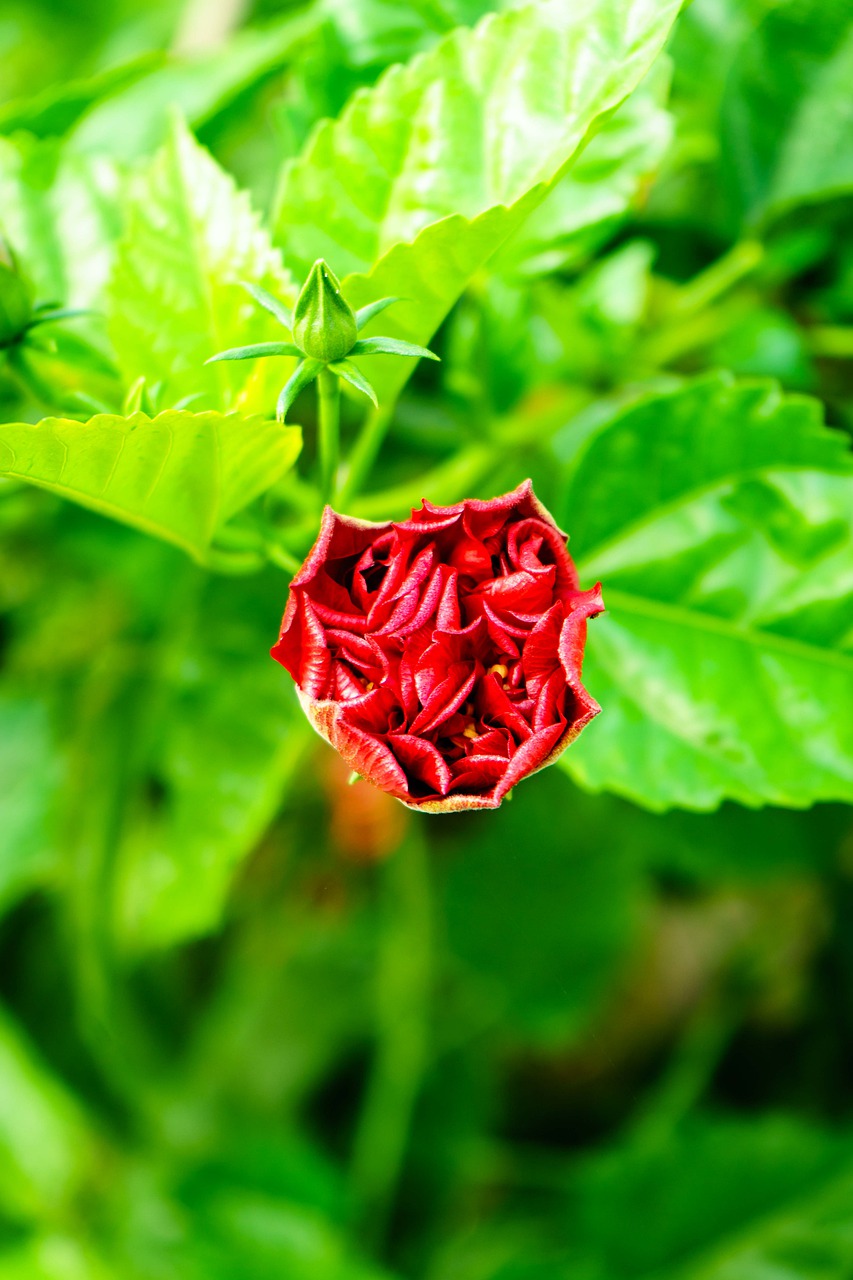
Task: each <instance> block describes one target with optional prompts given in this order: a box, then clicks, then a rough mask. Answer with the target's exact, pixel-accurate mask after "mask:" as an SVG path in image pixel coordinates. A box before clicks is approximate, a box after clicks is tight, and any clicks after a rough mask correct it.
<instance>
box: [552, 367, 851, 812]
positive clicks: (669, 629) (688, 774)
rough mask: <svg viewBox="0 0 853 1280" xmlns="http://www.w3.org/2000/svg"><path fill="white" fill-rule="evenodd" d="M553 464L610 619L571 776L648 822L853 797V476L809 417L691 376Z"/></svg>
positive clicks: (572, 446) (573, 443) (800, 402)
mask: <svg viewBox="0 0 853 1280" xmlns="http://www.w3.org/2000/svg"><path fill="white" fill-rule="evenodd" d="M558 450H559V451H561V452H562V453H563V455H564V456H567V458H568V462H567V473H566V479H565V488H564V494H563V499H562V501H561V502H560V503H559V506H558V510H557V512H556V514H557V519H558V520H559V521H560V522H561V523H562V524H563V526H564V527H566V528H568V529H569V530H570V531H571V535H572V542H571V546H572V549H573V554H574V555H575V558H576V561H577V564H578V569H579V572H580V574H581V576H582V579H583V581H584V582H589V581H591V580H594V579H595V578H601V580H602V581H603V583H604V599H605V604H606V606H607V613H606V614H605V615H604V616H603V617H602V618H600V619H598V620H597V621H596V622H595V623H594V624H593V625H592V626H591V628H590V634H589V641H588V648H587V655H588V657H587V664H586V667H585V682H586V683H588V686H589V688H590V689H591V690H592V692H593V694H594V696H595V697H596V698H597V699H598V700H599V701H600V702H601V704H602V706H603V708H604V710H603V714H602V715H601V716H600V717H599V718H598V721H597V722H596V723H594V724H592V725H591V726H589V728H588V729H587V730H586V731H585V732H584V734H583V735H581V738H579V739H578V742H577V743H576V744H575V746H573V748H572V749H571V751H569V752H568V753H567V755H566V757H564V761H565V767H566V768H568V770H569V771H570V772H571V773H572V774H573V776H574V777H576V778H577V779H578V780H579V781H581V782H582V783H583V784H584V785H586V786H589V787H593V788H600V787H607V788H610V789H612V790H615V791H618V792H620V793H622V794H623V795H626V796H629V797H630V798H631V799H633V800H636V801H638V802H639V803H641V804H646V805H648V806H650V807H651V808H665V807H667V806H669V805H683V806H685V807H687V808H695V809H710V808H713V807H714V806H715V805H717V804H718V803H719V801H720V800H721V799H723V798H724V797H730V798H732V799H735V800H739V801H741V802H742V803H745V804H753V805H755V804H762V803H777V804H782V805H793V806H800V805H808V804H811V803H812V802H813V801H815V800H819V799H843V800H851V799H853V590H851V588H853V462H851V457H850V453H849V450H848V445H847V441H846V438H845V437H844V436H843V435H842V434H840V433H839V432H835V431H829V430H826V429H825V428H824V427H823V426H822V425H821V413H820V406H819V405H818V403H817V402H816V401H811V400H808V399H806V398H801V397H795V396H783V395H782V394H780V392H779V391H778V390H777V389H776V388H775V386H774V385H772V384H769V383H743V384H736V383H734V382H733V381H732V380H731V379H729V378H725V377H722V376H720V377H713V378H705V379H701V380H698V381H697V382H695V383H692V384H690V383H689V384H686V385H685V386H684V387H682V388H679V389H678V390H675V391H672V392H669V393H667V394H664V395H658V396H651V397H647V398H644V399H642V400H640V401H639V402H638V403H637V404H635V405H633V406H631V407H629V408H627V409H624V410H622V411H619V412H617V413H615V414H614V415H613V416H609V417H607V418H606V420H605V421H603V422H602V421H600V420H597V419H596V418H595V416H594V415H593V416H590V417H589V419H588V420H587V421H586V423H583V422H579V423H577V424H576V425H574V426H571V427H569V428H568V429H567V430H566V431H565V433H564V436H563V438H562V439H561V440H559V441H558Z"/></svg>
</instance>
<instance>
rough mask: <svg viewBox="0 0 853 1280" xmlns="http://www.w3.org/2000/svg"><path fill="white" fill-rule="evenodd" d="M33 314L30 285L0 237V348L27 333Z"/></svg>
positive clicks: (9, 344) (9, 249)
mask: <svg viewBox="0 0 853 1280" xmlns="http://www.w3.org/2000/svg"><path fill="white" fill-rule="evenodd" d="M32 314H33V298H32V293H31V292H30V288H29V285H28V284H27V281H26V280H25V279H24V277H23V276H22V275H21V272H20V270H19V268H18V263H17V262H16V260H15V255H14V254H13V253H12V250H11V248H10V247H9V245H8V244H7V243H6V241H5V240H4V239H3V237H2V236H0V347H8V346H11V344H12V343H13V342H16V341H17V340H18V338H20V337H21V335H22V334H23V333H24V332H25V331H26V329H27V327H28V326H29V323H30V321H31V319H32Z"/></svg>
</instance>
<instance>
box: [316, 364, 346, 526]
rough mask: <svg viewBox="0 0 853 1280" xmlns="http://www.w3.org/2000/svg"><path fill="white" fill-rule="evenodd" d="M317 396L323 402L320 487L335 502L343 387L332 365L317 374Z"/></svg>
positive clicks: (319, 449)
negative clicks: (329, 368) (331, 367)
mask: <svg viewBox="0 0 853 1280" xmlns="http://www.w3.org/2000/svg"><path fill="white" fill-rule="evenodd" d="M317 398H318V401H319V405H320V431H319V438H318V452H319V455H320V489H321V492H322V494H323V501H324V502H332V501H334V497H335V480H336V478H337V474H338V460H339V457H340V448H341V426H340V420H341V388H340V383H339V382H338V379H337V378H336V377H335V375H334V374H333V373H330V372H329V370H328V369H321V370H320V372H319V374H318V375H317Z"/></svg>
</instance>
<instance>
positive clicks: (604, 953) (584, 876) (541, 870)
mask: <svg viewBox="0 0 853 1280" xmlns="http://www.w3.org/2000/svg"><path fill="white" fill-rule="evenodd" d="M557 814H564V815H568V814H570V815H571V818H570V820H569V819H568V818H567V821H566V822H563V821H562V820H560V821H557V822H555V820H554V816H555V815H557ZM609 827H612V815H609V814H608V813H607V811H606V810H604V809H603V807H602V804H601V802H600V801H596V800H592V799H591V798H590V797H587V796H583V795H582V794H581V795H578V794H575V793H574V790H573V788H571V787H569V786H567V784H566V779H565V778H563V777H561V776H560V773H559V772H558V771H557V770H552V771H548V772H545V773H542V774H540V775H539V776H538V777H537V778H535V779H531V780H530V781H529V782H527V783H525V784H524V785H522V786H521V787H519V788H518V790H517V792H516V793H515V795H514V796H513V801H512V804H510V805H504V806H503V807H502V808H501V809H500V810H499V811H498V812H497V813H495V814H494V821H493V822H490V823H489V825H488V829H486V828H485V827H483V828H479V827H477V826H476V825H475V824H472V823H470V822H466V823H465V824H464V825H460V826H459V827H458V829H453V830H451V831H450V832H449V833H448V836H446V837H443V839H442V841H441V848H442V853H443V856H444V857H445V858H447V857H448V855H450V856H451V858H452V861H451V862H450V863H449V866H448V870H447V875H446V878H445V883H444V909H443V914H442V919H443V920H444V921H445V929H446V935H447V942H448V946H449V948H450V951H451V954H452V956H453V957H454V961H455V966H454V967H456V966H459V965H460V964H461V966H462V967H463V971H464V972H466V973H467V974H468V978H469V982H471V983H473V984H474V985H473V986H472V990H471V996H470V1005H471V1008H472V1009H475V1010H476V1013H475V1018H476V1020H477V1021H478V1022H480V1025H482V1022H481V1020H482V1021H485V1022H486V1023H492V1022H493V1023H494V1024H495V1025H496V1026H504V1027H508V1028H511V1029H512V1031H513V1032H514V1033H515V1034H519V1033H521V1034H523V1035H524V1037H525V1038H527V1039H530V1040H533V1041H536V1042H539V1043H541V1044H548V1043H552V1044H553V1043H560V1044H565V1042H566V1041H567V1040H568V1039H570V1038H577V1037H578V1036H579V1034H580V1033H581V1032H583V1031H584V1030H585V1029H586V1028H587V1026H588V1025H589V1021H590V1018H591V1017H592V1016H593V1015H594V1014H595V1013H596V1012H597V1011H598V1010H599V1009H600V1007H601V1003H602V1001H603V999H604V997H605V996H606V994H607V993H608V991H609V989H610V984H611V983H612V982H613V980H614V977H615V974H616V973H617V971H618V969H619V966H620V965H621V964H622V962H623V961H624V958H625V956H626V954H627V952H628V950H629V948H630V947H631V946H632V944H633V942H634V940H635V938H636V931H637V929H638V927H639V925H640V922H641V920H642V918H643V906H644V888H643V884H642V879H641V876H640V875H639V874H638V867H637V863H636V862H635V861H634V860H632V858H631V857H630V853H629V842H628V841H626V840H613V839H610V838H608V829H609Z"/></svg>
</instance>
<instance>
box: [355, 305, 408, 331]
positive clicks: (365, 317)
mask: <svg viewBox="0 0 853 1280" xmlns="http://www.w3.org/2000/svg"><path fill="white" fill-rule="evenodd" d="M403 301H404V299H403V298H378V299H377V300H376V302H368V304H367V306H366V307H359V309H358V311H356V313H355V322H356V325H357V326H358V331H359V333H361V331H362V329H363V328H364V326H365V325H367V324H370V321H371V320H372V319H373V318H374V316H378V315H380V314H381V312H383V311H384V310H385V308H386V307H391V306H393V305H394V303H395V302H403Z"/></svg>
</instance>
